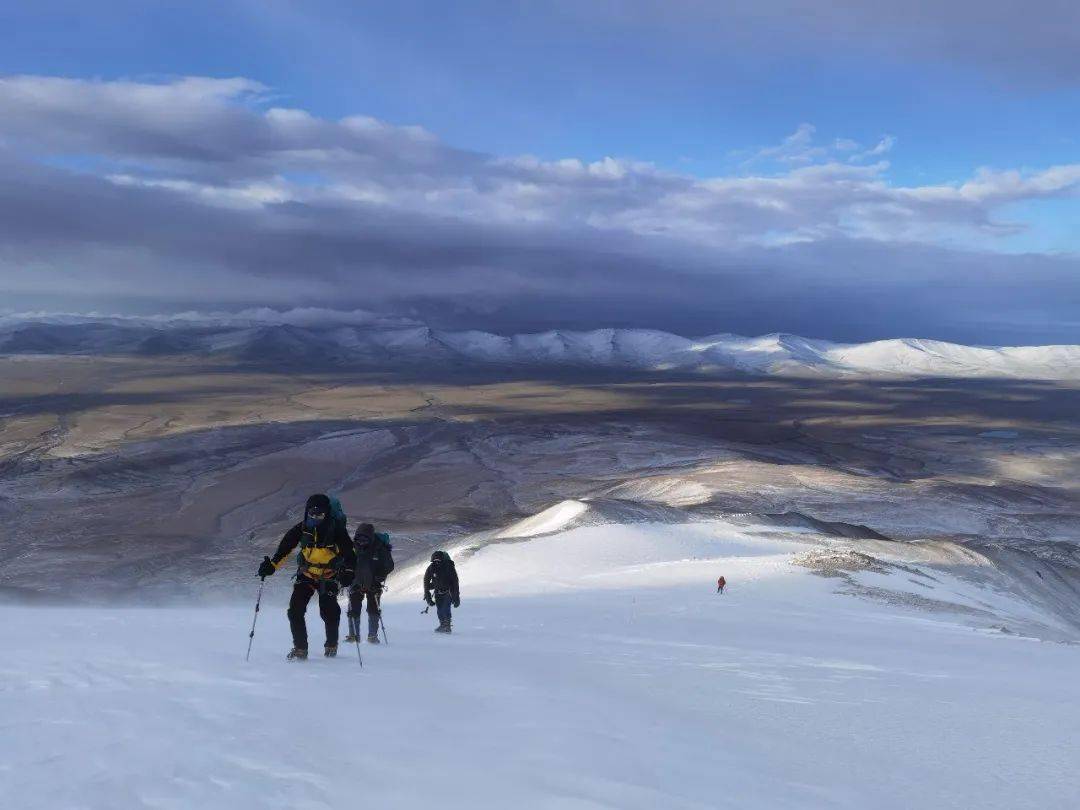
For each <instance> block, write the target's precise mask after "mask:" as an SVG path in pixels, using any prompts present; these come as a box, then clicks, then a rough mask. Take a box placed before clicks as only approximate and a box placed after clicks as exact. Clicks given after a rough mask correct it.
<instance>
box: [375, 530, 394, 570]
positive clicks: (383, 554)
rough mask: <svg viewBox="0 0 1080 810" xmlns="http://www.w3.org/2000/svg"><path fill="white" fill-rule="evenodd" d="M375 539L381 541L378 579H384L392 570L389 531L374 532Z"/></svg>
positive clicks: (391, 548) (392, 559) (392, 554)
mask: <svg viewBox="0 0 1080 810" xmlns="http://www.w3.org/2000/svg"><path fill="white" fill-rule="evenodd" d="M375 539H376V540H378V541H379V542H380V543H382V548H381V549H379V568H380V569H381V570H380V571H379V579H386V578H387V577H388V576H390V572H391V571H393V570H394V553H393V548H394V547H393V546H392V545H391V544H390V532H375Z"/></svg>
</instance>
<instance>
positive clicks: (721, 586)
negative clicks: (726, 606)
mask: <svg viewBox="0 0 1080 810" xmlns="http://www.w3.org/2000/svg"><path fill="white" fill-rule="evenodd" d="M725 585H727V580H726V579H724V578H723V577H720V579H718V580H716V592H717V593H723V592H724V586H725Z"/></svg>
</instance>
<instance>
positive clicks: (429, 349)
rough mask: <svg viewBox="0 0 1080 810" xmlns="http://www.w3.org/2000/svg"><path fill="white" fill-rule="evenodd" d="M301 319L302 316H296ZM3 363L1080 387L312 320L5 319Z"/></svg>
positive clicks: (689, 344)
mask: <svg viewBox="0 0 1080 810" xmlns="http://www.w3.org/2000/svg"><path fill="white" fill-rule="evenodd" d="M294 312H295V311H294ZM0 354H3V355H41V354H53V355H90V356H102V355H128V356H131V355H135V356H165V355H193V356H202V357H218V358H221V359H227V360H233V361H239V362H246V363H257V364H259V363H272V364H284V365H293V364H309V365H310V364H317V365H324V364H329V365H360V366H363V365H376V366H382V365H385V364H388V363H393V364H411V365H415V364H431V363H436V364H446V363H453V364H470V365H488V366H510V367H528V366H549V367H550V366H560V367H578V368H618V369H629V370H637V371H653V372H656V371H684V372H694V373H702V374H722V373H730V372H742V373H747V374H759V375H781V376H829V377H834V376H838V377H843V376H901V377H953V378H956V377H965V378H966V377H981V378H993V377H1003V378H1014V379H1016V378H1022V379H1036V380H1075V379H1080V345H1056V346H965V345H960V344H956V343H948V342H944V341H939V340H925V339H918V338H895V339H889V340H877V341H873V342H869V343H836V342H832V341H827V340H816V339H811V338H805V337H800V336H798V335H791V334H784V333H773V334H768V335H761V336H758V337H743V336H739V335H733V334H726V333H724V334H715V335H709V336H705V337H682V336H679V335H675V334H671V333H669V332H661V331H656V330H651V329H595V330H591V331H573V330H552V331H547V332H539V333H531V334H514V335H500V334H493V333H490V332H483V331H475V330H464V331H451V330H439V329H433V328H431V327H429V326H426V325H424V324H418V323H415V322H410V321H405V320H401V319H388V318H380V317H378V316H370V317H367V318H361V317H356V314H355V313H335V312H332V311H320V310H309V311H305V312H304V313H303V315H302V316H296V315H293V316H290V313H273V314H272V315H271V316H269V317H268V316H267V314H266V311H259V312H258V313H256V314H253V315H251V316H247V317H245V316H243V315H237V316H226V315H220V316H205V317H191V316H176V317H172V318H164V317H151V318H139V317H115V316H109V317H106V316H72V315H63V316H50V315H40V314H39V315H8V316H4V317H0Z"/></svg>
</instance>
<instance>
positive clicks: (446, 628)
mask: <svg viewBox="0 0 1080 810" xmlns="http://www.w3.org/2000/svg"><path fill="white" fill-rule="evenodd" d="M435 632H436V633H449V632H450V622H439V626H438V627H436V628H435Z"/></svg>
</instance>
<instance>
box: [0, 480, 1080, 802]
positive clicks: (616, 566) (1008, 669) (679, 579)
mask: <svg viewBox="0 0 1080 810" xmlns="http://www.w3.org/2000/svg"><path fill="white" fill-rule="evenodd" d="M589 508H590V507H588V506H587V505H585V504H583V503H582V502H576V501H571V502H567V503H563V504H557V505H556V506H554V507H552V508H551V509H549V510H547V511H546V512H545V513H542V514H540V515H536V516H534V518H530V519H528V520H527V521H523V522H522V523H519V524H518V525H516V526H508V527H506V528H505V529H504V530H502V531H500V532H496V534H497V535H513V534H516V535H518V536H517V537H516V539H511V538H510V537H509V536H504V537H501V538H494V539H492V538H489V540H490V542H484V543H482V544H480V545H479V546H478V547H476V548H473V549H472V550H471V551H470V552H468V553H466V552H465V550H464V549H463V548H462V549H460V550H455V553H456V556H457V558H458V571H459V575H460V579H461V587H462V604H461V607H460V609H458V610H456V611H455V615H454V633H453V635H451V636H439V635H436V634H434V633H432V628H433V626H434V624H435V622H434V620H433V618H432V617H433V615H434V611H432V613H431V614H428V615H423V614H422V613H421V610H420V609H421V607H422V602H421V601H420V591H419V589H418V587H417V580H418V578H419V576H420V573H421V572H422V570H423V567H424V564H425V563H424V562H423V561H421V562H418V563H415V564H413V565H408V564H405V565H403V566H402V568H401V570H400V572H397V573H395V574H394V575H393V576H392V578H391V580H390V590H389V592H388V593H387V596H386V598H385V600H384V605H385V609H384V613H385V623H386V628H387V632H388V640H389V642H390V643H389V644H382V645H380V646H374V645H370V644H364V645H363V646H362V647H361V648H360V649H359V653H360V654H362V656H363V666H361V665H360V663H359V661H358V660H357V652H358V651H357V649H356V648H353V647H351V646H348V647H344V646H343V647H342V648H341V649H340V650H339V653H338V657H336V658H323V657H322V656H321V655H319V654H318V653H319V652H320V649H319V648H320V647H321V643H322V640H323V628H322V626H321V623H320V622H319V620H318V618H317V611H315V610H314V609H309V610H308V614H307V622H308V627H309V632H310V633H311V634H312V639H313V646H314V651H315V653H316V655H315V656H314V657H313V658H312V659H311V660H309V661H306V662H303V663H287V662H286V661H285V660H284V654H285V652H286V650H287V649H288V647H289V644H290V642H289V636H288V630H287V623H286V617H285V606H286V603H287V600H288V594H289V591H290V583H289V581H288V576H287V575H286V574H285V573H280V574H278V575H277V576H274V577H272V578H271V579H269V580H268V581H267V583H266V587H265V591H264V592H263V596H262V610H261V613H260V614H259V616H260V618H259V620H258V625H257V627H256V634H255V637H254V644H253V651H252V653H251V660H250V661H249V662H246V663H245V660H244V651H245V649H246V647H247V642H248V638H247V634H248V630H249V628H250V627H251V621H252V618H253V612H252V607H253V604H254V597H255V592H256V588H257V584H258V583H257V581H256V580H255V577H254V576H253V575H249V576H248V578H247V579H246V580H245V582H246V583H247V585H246V587H244V586H241V587H239V588H238V589H237V590H238V592H239V591H241V590H242V591H243V592H244V593H245V594H247V595H248V596H250V598H251V602H250V603H248V604H243V605H240V604H237V605H235V606H229V607H218V608H213V609H211V608H206V607H190V608H184V609H158V610H152V609H151V610H147V609H142V610H140V609H131V608H127V609H109V608H80V609H78V610H71V609H50V608H30V607H20V608H7V609H6V613H5V616H4V618H5V621H3V622H0V645H2V646H3V648H4V649H5V650H7V651H9V655H8V656H7V660H6V661H5V663H4V675H5V681H4V683H5V688H4V689H3V690H0V713H2V716H3V717H4V721H5V725H6V726H7V727H8V728H10V729H12V730H13V733H11V734H7V735H5V736H4V737H3V738H2V740H0V758H2V760H3V762H4V763H5V766H4V767H5V777H4V780H3V788H2V789H0V791H2V792H3V794H4V796H5V798H6V799H8V804H9V805H10V806H12V807H57V808H60V807H87V808H102V809H103V810H104V808H115V807H144V806H145V807H149V806H153V807H170V808H187V807H200V808H204V810H214V809H215V808H237V807H244V808H255V807H259V808H282V809H283V810H284V808H294V807H337V806H342V804H343V803H344V804H348V798H349V797H350V796H353V797H355V796H357V795H360V796H362V797H363V803H364V804H365V805H371V806H374V807H388V808H390V807H393V808H411V807H422V806H426V805H428V804H430V803H431V799H432V797H433V796H435V797H437V799H438V800H437V804H438V805H439V806H440V807H445V808H448V810H453V809H454V808H469V810H474V809H475V808H496V807H498V808H506V807H536V808H586V807H588V808H621V809H623V810H633V809H636V808H642V809H643V810H645V809H646V808H647V809H648V810H653V808H658V807H663V808H671V810H704V808H715V807H740V808H741V807H746V808H860V807H875V808H880V810H902V809H906V808H910V807H912V806H919V807H927V808H930V807H955V808H962V807H979V808H986V810H993V809H994V808H1009V809H1010V810H1012V809H1013V808H1019V807H1048V808H1049V807H1062V808H1064V807H1071V806H1073V804H1074V803H1075V799H1076V796H1077V795H1080V777H1078V776H1077V772H1076V769H1075V767H1074V765H1075V763H1076V762H1077V761H1078V760H1080V737H1078V736H1077V735H1076V734H1075V729H1076V727H1077V724H1078V723H1080V708H1078V707H1080V677H1078V675H1080V656H1078V653H1077V650H1078V648H1077V647H1075V646H1070V645H1064V644H1051V643H1039V642H1036V641H1034V640H1032V639H1030V638H1025V637H1024V636H1023V635H1021V634H1017V633H1016V630H1015V629H1014V628H1016V627H1018V626H1023V622H1024V621H1026V620H1043V621H1053V617H1047V616H1041V615H1040V614H1039V613H1038V611H1037V610H1034V609H1033V608H1032V607H1031V606H1030V605H1028V604H1026V603H1025V602H1024V600H1023V599H1021V598H1018V597H1017V595H1016V594H1014V593H1010V592H1008V591H1002V590H999V589H997V588H994V587H981V586H980V585H979V584H977V583H974V582H972V581H969V580H965V579H961V578H960V577H959V576H957V575H955V574H952V573H949V572H947V571H944V570H941V569H938V568H934V567H933V566H926V565H919V566H913V565H904V566H898V565H893V564H889V563H888V562H887V561H885V560H879V559H873V558H869V557H867V556H866V555H862V556H858V555H852V554H850V553H848V552H847V551H845V550H844V549H843V548H840V547H836V548H834V547H832V546H829V545H822V543H823V541H822V539H821V538H819V537H816V536H814V535H813V534H812V533H809V532H799V531H787V532H777V531H776V530H774V529H772V528H769V527H761V526H752V525H750V526H738V525H734V524H732V523H730V522H727V521H724V520H710V521H698V522H693V523H683V524H675V525H665V524H656V523H652V524H634V525H630V524H610V523H608V524H605V525H582V524H581V523H580V521H581V519H582V518H584V517H586V514H585V513H586V512H587V511H589ZM522 535H525V536H524V537H523V536H522ZM838 542H840V541H838ZM815 555H816V558H817V559H821V558H825V559H827V560H829V561H830V565H831V567H828V568H826V567H821V566H818V567H816V568H815V567H814V565H808V564H807V560H808V558H811V557H815ZM720 574H723V575H724V576H725V577H726V579H727V582H728V588H727V592H726V593H724V594H723V595H719V594H717V593H716V586H715V582H716V578H717V576H719V575H720ZM822 574H824V575H822ZM1006 631H1007V632H1006ZM58 762H63V763H64V765H63V774H62V778H58V775H57V763H58Z"/></svg>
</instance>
